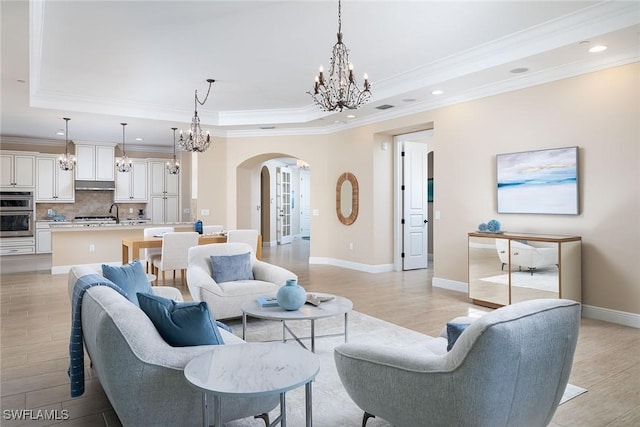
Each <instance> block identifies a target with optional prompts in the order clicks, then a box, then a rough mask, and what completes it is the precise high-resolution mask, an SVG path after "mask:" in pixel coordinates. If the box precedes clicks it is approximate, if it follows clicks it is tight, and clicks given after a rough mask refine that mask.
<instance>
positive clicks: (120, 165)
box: [116, 123, 131, 172]
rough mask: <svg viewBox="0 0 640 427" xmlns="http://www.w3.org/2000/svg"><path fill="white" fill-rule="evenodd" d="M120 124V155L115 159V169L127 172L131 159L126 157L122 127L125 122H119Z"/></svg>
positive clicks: (129, 168)
mask: <svg viewBox="0 0 640 427" xmlns="http://www.w3.org/2000/svg"><path fill="white" fill-rule="evenodd" d="M120 124H121V125H122V157H120V158H119V159H118V160H117V161H116V169H118V172H129V171H130V170H131V159H130V158H128V157H127V152H126V150H125V142H124V127H125V126H126V125H127V124H126V123H120Z"/></svg>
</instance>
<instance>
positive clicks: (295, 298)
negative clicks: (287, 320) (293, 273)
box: [276, 279, 307, 311]
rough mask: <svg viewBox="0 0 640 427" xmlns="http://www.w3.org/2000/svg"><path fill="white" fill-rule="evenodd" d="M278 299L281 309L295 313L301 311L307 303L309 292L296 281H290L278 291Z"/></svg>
mask: <svg viewBox="0 0 640 427" xmlns="http://www.w3.org/2000/svg"><path fill="white" fill-rule="evenodd" d="M276 298H277V300H278V304H280V307H282V308H284V309H285V310H289V311H293V310H297V309H299V308H300V307H302V306H303V305H304V303H305V302H307V292H306V291H305V290H304V288H303V287H302V286H300V285H298V281H297V280H296V279H289V280H287V283H285V285H284V286H281V287H280V289H278V293H277V295H276Z"/></svg>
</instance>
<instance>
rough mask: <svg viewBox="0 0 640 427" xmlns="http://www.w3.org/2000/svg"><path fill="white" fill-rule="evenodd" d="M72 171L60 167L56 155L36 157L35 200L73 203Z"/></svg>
mask: <svg viewBox="0 0 640 427" xmlns="http://www.w3.org/2000/svg"><path fill="white" fill-rule="evenodd" d="M75 200H76V195H75V191H74V176H73V171H72V170H70V171H65V170H62V169H60V166H59V165H58V156H43V155H39V156H37V157H36V196H35V201H36V202H50V203H74V202H75Z"/></svg>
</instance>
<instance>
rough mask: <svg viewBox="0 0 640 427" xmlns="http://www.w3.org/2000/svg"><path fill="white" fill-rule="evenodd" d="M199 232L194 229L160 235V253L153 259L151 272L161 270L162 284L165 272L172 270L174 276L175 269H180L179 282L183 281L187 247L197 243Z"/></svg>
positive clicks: (156, 272)
mask: <svg viewBox="0 0 640 427" xmlns="http://www.w3.org/2000/svg"><path fill="white" fill-rule="evenodd" d="M199 238H200V234H198V233H196V232H195V231H187V232H169V233H165V234H164V235H163V236H162V253H161V255H160V258H159V259H156V260H154V261H153V274H155V275H156V285H157V284H158V275H159V274H158V273H159V272H160V271H162V285H164V284H165V272H166V271H171V270H173V278H174V280H175V278H176V270H180V283H182V284H184V283H185V271H186V269H187V263H188V255H189V248H190V247H192V246H197V245H198V239H199Z"/></svg>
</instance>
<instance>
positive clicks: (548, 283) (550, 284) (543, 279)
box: [480, 269, 558, 292]
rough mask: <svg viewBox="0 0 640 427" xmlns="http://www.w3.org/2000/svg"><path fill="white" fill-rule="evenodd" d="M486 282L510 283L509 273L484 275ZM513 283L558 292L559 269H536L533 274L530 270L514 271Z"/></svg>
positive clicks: (521, 286) (523, 286)
mask: <svg viewBox="0 0 640 427" xmlns="http://www.w3.org/2000/svg"><path fill="white" fill-rule="evenodd" d="M480 280H482V281H484V282H491V283H498V284H500V285H506V284H508V283H509V275H508V274H501V275H499V276H491V277H483V278H481V279H480ZM511 285H512V286H518V287H520V288H531V289H539V290H541V291H549V292H558V270H556V269H549V270H536V271H534V272H533V274H531V273H530V272H528V271H512V272H511Z"/></svg>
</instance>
